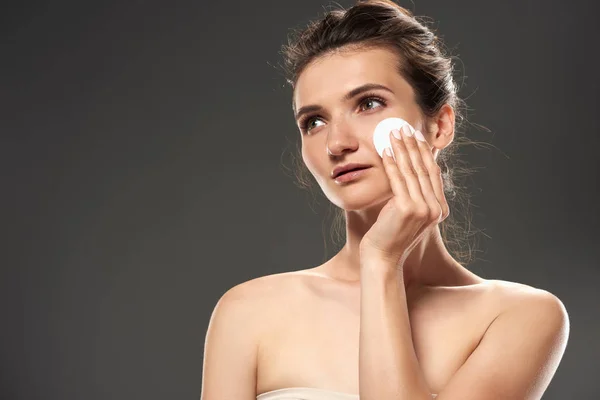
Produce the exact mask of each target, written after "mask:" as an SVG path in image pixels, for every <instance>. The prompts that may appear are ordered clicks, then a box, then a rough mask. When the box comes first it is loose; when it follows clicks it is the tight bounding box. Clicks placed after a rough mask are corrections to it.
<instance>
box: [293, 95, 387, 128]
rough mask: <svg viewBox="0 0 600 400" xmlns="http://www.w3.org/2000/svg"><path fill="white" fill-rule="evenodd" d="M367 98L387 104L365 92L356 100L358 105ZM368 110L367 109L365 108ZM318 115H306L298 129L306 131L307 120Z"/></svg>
mask: <svg viewBox="0 0 600 400" xmlns="http://www.w3.org/2000/svg"><path fill="white" fill-rule="evenodd" d="M367 100H375V101H377V102H379V103H381V104H382V105H383V106H385V105H387V102H386V101H385V100H384V99H382V98H381V97H379V96H377V95H375V94H373V93H367V94H365V95H363V96H362V97H361V98H360V99H359V100H358V105H359V106H360V105H362V104H363V103H364V102H365V101H367ZM367 111H368V110H367ZM316 117H318V115H307V116H306V117H304V118H302V120H301V121H300V130H301V131H302V132H306V131H307V130H308V124H309V122H310V121H311V120H312V119H313V118H316Z"/></svg>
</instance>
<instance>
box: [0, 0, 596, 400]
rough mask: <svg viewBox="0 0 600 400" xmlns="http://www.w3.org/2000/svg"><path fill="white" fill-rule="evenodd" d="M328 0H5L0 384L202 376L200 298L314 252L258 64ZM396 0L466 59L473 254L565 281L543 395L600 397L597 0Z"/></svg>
mask: <svg viewBox="0 0 600 400" xmlns="http://www.w3.org/2000/svg"><path fill="white" fill-rule="evenodd" d="M325 4H327V3H326V2H324V1H318V0H302V1H281V0H278V1H275V0H273V1H266V0H262V1H249V2H248V1H241V0H235V1H222V2H214V1H206V2H203V1H198V0H194V1H180V2H166V1H164V2H160V1H141V0H140V1H136V2H133V1H130V2H117V1H104V2H96V3H91V2H82V1H69V2H60V1H55V2H45V3H44V2H39V3H26V2H19V3H18V4H17V3H15V4H12V5H9V4H6V3H5V4H4V6H3V9H2V12H0V30H1V36H0V40H1V42H0V43H1V55H0V60H1V61H0V68H1V70H0V101H1V103H0V106H1V107H0V131H1V138H2V143H1V145H0V163H1V177H2V181H1V182H2V196H1V197H0V199H1V200H0V201H1V210H2V211H1V212H2V214H1V226H2V230H1V232H2V237H1V238H0V243H1V246H2V256H3V259H2V267H1V275H0V285H1V287H0V316H1V326H0V398H2V399H89V400H95V399H147V400H150V399H167V398H168V399H175V398H177V399H197V398H198V397H199V394H200V388H201V368H202V355H203V354H202V353H203V343H204V335H205V333H206V328H207V326H208V322H209V317H210V313H211V311H212V309H213V307H214V305H215V303H216V301H217V299H218V298H219V297H220V296H221V295H222V294H223V293H224V292H225V291H226V290H227V289H228V288H230V287H232V286H233V285H235V284H237V283H240V282H243V281H245V280H248V279H251V278H254V277H257V276H261V275H265V274H271V273H276V272H283V271H290V270H295V269H302V268H308V267H311V266H314V265H317V264H318V263H320V262H322V261H323V259H324V257H325V256H331V255H332V251H333V248H332V247H331V245H330V244H328V247H327V248H325V247H324V244H323V240H324V239H323V237H324V236H325V237H327V236H328V233H327V230H325V234H324V233H323V231H322V221H323V218H324V216H325V215H326V210H327V204H326V203H327V202H326V201H325V200H324V199H323V198H322V197H319V198H318V199H317V203H316V204H315V202H313V200H312V197H311V195H309V194H308V193H306V192H303V191H301V190H300V189H298V188H297V187H296V186H294V184H293V179H292V177H291V176H289V173H286V172H285V167H284V166H286V165H289V164H290V162H289V152H290V151H291V150H292V148H293V147H292V144H293V143H295V141H297V140H298V139H299V133H298V131H297V130H296V128H295V125H294V122H293V118H292V112H291V108H290V94H291V92H290V90H289V88H287V87H284V80H283V78H282V76H281V74H280V72H279V70H278V69H277V68H275V66H276V64H277V63H278V62H279V61H280V56H279V55H278V51H279V48H280V45H281V44H283V43H284V42H285V38H286V35H287V33H288V29H289V28H294V27H301V26H303V25H304V23H305V22H307V21H308V20H309V19H310V18H312V17H315V16H317V15H318V14H319V13H321V12H322V11H323V10H324V8H323V7H322V6H323V5H325ZM340 4H342V5H343V6H348V5H350V4H352V3H351V2H349V1H341V2H340ZM401 4H402V5H404V6H406V7H408V8H409V9H411V10H412V11H413V12H415V13H416V14H417V15H426V16H429V17H431V18H432V19H433V21H434V27H436V28H438V32H439V34H440V35H441V36H442V37H443V38H444V39H445V40H446V43H447V45H448V47H449V48H451V49H452V50H453V54H454V55H456V56H458V57H459V58H460V60H461V61H462V63H463V64H464V65H461V64H459V65H458V68H459V72H461V71H462V75H466V78H465V80H464V82H463V80H462V78H460V77H459V82H461V86H462V89H461V94H462V95H463V96H464V97H468V99H467V102H468V104H469V106H470V107H471V109H472V111H471V112H470V113H469V119H470V121H471V123H473V124H480V125H483V126H485V127H486V128H488V129H489V130H490V132H487V131H486V130H484V129H470V130H469V135H470V137H471V138H472V139H475V140H479V141H482V142H486V143H490V144H492V145H493V146H495V147H496V148H488V149H479V150H478V149H475V148H471V149H470V150H468V152H467V154H466V157H467V160H469V161H470V163H471V166H474V167H478V168H481V169H480V171H479V172H478V173H476V174H475V175H474V176H473V178H472V180H471V182H470V184H469V190H470V192H471V193H472V195H473V199H472V201H473V203H474V204H475V205H476V207H474V208H473V209H472V210H473V216H474V219H473V222H474V225H475V226H476V227H478V228H480V229H482V230H483V231H484V234H481V235H480V236H479V237H480V240H479V249H480V250H481V252H480V253H479V254H478V257H479V259H478V261H477V262H475V263H474V264H473V265H471V266H470V268H471V269H472V270H473V271H474V272H476V273H478V274H480V275H482V276H483V277H485V278H497V279H505V280H511V281H518V282H522V283H526V284H529V285H533V286H536V287H540V288H544V289H547V290H549V291H551V292H552V293H554V294H556V295H557V296H559V297H560V298H561V299H562V300H563V302H564V304H565V305H566V307H567V309H568V311H569V313H570V318H571V336H570V341H569V345H568V348H567V350H566V353H565V356H564V358H563V361H562V364H561V365H560V367H559V369H558V371H557V373H556V375H555V378H554V380H553V381H552V383H551V385H550V387H549V389H548V391H547V392H546V396H545V397H544V398H545V399H578V400H580V399H595V398H600V383H599V380H598V374H599V372H598V367H599V366H600V365H599V363H598V358H599V356H600V345H599V343H598V338H600V323H599V321H598V310H599V303H600V302H599V300H600V296H599V295H598V290H597V289H596V287H597V285H598V280H599V278H600V276H599V275H600V274H599V272H598V268H597V265H598V257H599V255H600V251H599V246H598V245H597V243H598V239H600V235H599V229H598V227H599V222H600V218H599V213H598V209H597V206H598V204H600V201H599V199H600V196H599V192H598V180H599V177H598V175H599V174H598V172H599V169H600V168H599V162H598V157H597V154H596V153H597V149H598V145H599V144H600V136H599V135H598V133H599V124H598V105H599V100H598V93H599V89H600V85H599V78H598V58H599V56H598V39H599V38H600V35H599V33H600V28H599V26H598V23H597V17H596V15H597V11H598V7H597V3H596V2H593V1H587V2H585V1H583V0H575V1H571V2H569V3H568V4H569V5H568V6H566V4H567V3H565V2H557V1H546V0H545V1H542V0H535V1H533V0H531V1H522V0H507V1H502V2H497V1H480V0H458V1H442V0H440V1H429V0H421V1H415V2H414V3H410V2H406V1H405V2H402V3H401ZM462 75H460V76H462ZM486 235H487V236H486Z"/></svg>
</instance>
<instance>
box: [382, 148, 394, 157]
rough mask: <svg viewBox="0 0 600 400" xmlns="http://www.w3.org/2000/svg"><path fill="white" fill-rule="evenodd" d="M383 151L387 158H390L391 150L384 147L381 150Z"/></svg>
mask: <svg viewBox="0 0 600 400" xmlns="http://www.w3.org/2000/svg"><path fill="white" fill-rule="evenodd" d="M383 151H385V154H387V155H388V156H389V157H392V149H390V148H389V147H386V148H385V149H383Z"/></svg>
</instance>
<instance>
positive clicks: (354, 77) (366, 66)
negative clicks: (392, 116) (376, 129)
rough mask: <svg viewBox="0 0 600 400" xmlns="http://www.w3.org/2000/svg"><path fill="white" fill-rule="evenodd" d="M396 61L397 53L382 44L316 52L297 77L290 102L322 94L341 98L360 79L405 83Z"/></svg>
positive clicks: (303, 101)
mask: <svg viewBox="0 0 600 400" xmlns="http://www.w3.org/2000/svg"><path fill="white" fill-rule="evenodd" d="M398 62H399V59H398V56H397V55H396V54H395V53H393V52H392V51H391V50H388V49H385V48H370V49H362V50H344V51H340V52H335V53H331V54H327V55H323V56H320V57H319V58H317V59H315V60H314V61H312V62H311V63H310V64H308V66H307V67H306V68H305V69H304V71H302V73H301V74H300V76H299V77H298V80H297V82H296V87H295V90H294V98H293V100H294V104H295V106H296V107H302V106H303V105H307V104H313V103H319V104H320V103H322V102H323V101H324V100H325V99H326V98H336V99H337V98H341V97H342V96H343V95H344V94H345V93H347V92H348V91H350V90H352V89H354V88H355V87H357V86H360V85H362V84H364V83H380V84H383V85H386V86H388V87H390V86H396V87H398V85H401V86H404V87H407V86H408V83H407V82H406V81H404V79H403V78H402V76H401V75H400V74H399V72H398V66H399V65H398ZM402 81H404V82H402Z"/></svg>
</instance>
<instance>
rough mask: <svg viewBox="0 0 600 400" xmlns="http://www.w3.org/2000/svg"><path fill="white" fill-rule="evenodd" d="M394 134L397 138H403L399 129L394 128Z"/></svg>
mask: <svg viewBox="0 0 600 400" xmlns="http://www.w3.org/2000/svg"><path fill="white" fill-rule="evenodd" d="M392 135H394V137H395V138H396V139H399V140H402V135H400V131H399V130H398V129H393V130H392Z"/></svg>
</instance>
